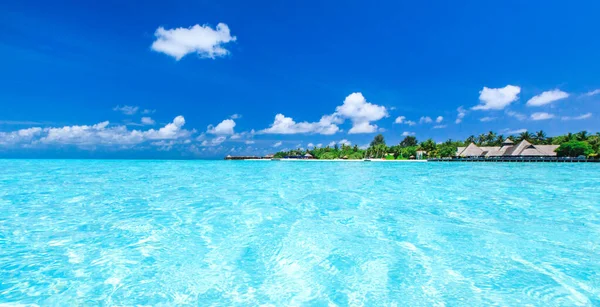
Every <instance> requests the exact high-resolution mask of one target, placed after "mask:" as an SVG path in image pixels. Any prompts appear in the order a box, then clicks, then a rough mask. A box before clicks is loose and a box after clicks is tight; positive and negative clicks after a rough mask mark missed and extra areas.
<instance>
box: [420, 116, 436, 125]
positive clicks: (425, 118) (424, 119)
mask: <svg viewBox="0 0 600 307" xmlns="http://www.w3.org/2000/svg"><path fill="white" fill-rule="evenodd" d="M431 122H433V120H432V119H431V117H429V116H421V118H419V124H429V123H431Z"/></svg>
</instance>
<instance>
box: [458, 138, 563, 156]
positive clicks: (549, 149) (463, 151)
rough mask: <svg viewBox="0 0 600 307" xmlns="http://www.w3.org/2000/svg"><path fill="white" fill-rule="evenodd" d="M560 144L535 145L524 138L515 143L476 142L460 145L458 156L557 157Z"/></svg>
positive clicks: (510, 141) (506, 141) (509, 140)
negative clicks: (489, 143) (482, 143)
mask: <svg viewBox="0 0 600 307" xmlns="http://www.w3.org/2000/svg"><path fill="white" fill-rule="evenodd" d="M557 148H558V145H533V144H531V143H529V142H528V141H527V140H523V141H521V142H519V143H518V144H516V145H515V143H514V142H513V141H512V140H511V139H506V140H504V142H502V146H477V145H475V144H474V143H471V144H469V146H467V147H458V148H457V150H456V156H457V157H483V158H491V157H556V152H555V150H556V149H557Z"/></svg>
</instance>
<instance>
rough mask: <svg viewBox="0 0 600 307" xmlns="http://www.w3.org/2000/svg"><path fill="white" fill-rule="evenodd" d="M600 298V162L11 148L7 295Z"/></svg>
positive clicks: (83, 299)
mask: <svg viewBox="0 0 600 307" xmlns="http://www.w3.org/2000/svg"><path fill="white" fill-rule="evenodd" d="M3 303H4V304H6V303H8V304H24V305H29V304H31V305H34V304H37V305H40V306H48V305H58V306H65V305H103V306H111V305H114V306H136V305H137V306H139V305H152V306H172V305H183V304H190V305H214V306H248V305H261V304H262V305H265V306H292V305H303V306H363V305H364V306H488V305H500V306H600V164H598V165H596V164H521V163H519V164H504V163H490V164H478V163H374V162H372V163H368V162H360V163H340V162H312V163H311V162H305V163H292V162H271V161H269V162H266V161H256V162H253V161H118V160H117V161H110V160H107V161H103V160H0V305H1V304H3Z"/></svg>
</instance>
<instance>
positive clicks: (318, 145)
mask: <svg viewBox="0 0 600 307" xmlns="http://www.w3.org/2000/svg"><path fill="white" fill-rule="evenodd" d="M315 147H317V148H321V147H323V143H319V144H317V146H315Z"/></svg>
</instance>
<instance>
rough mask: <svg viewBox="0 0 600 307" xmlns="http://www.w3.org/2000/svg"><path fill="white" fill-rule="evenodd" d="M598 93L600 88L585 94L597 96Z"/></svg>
mask: <svg viewBox="0 0 600 307" xmlns="http://www.w3.org/2000/svg"><path fill="white" fill-rule="evenodd" d="M598 94H600V89H597V90H593V91H589V92H587V93H585V94H583V96H587V97H591V96H595V95H598Z"/></svg>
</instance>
